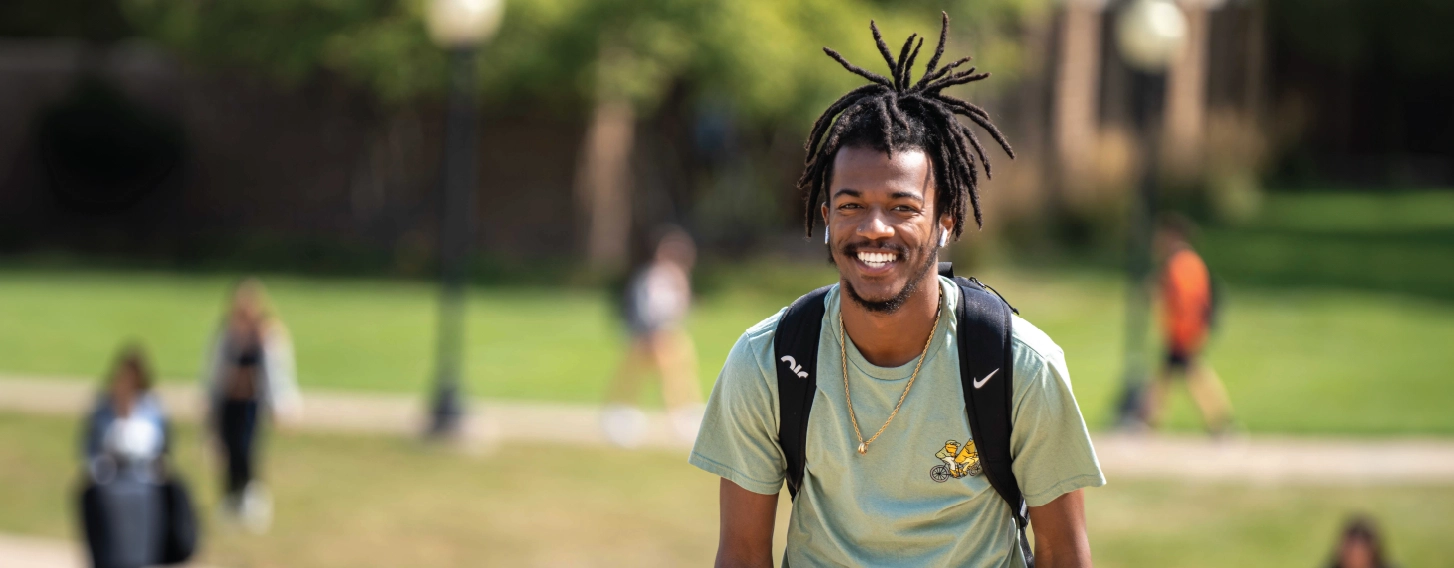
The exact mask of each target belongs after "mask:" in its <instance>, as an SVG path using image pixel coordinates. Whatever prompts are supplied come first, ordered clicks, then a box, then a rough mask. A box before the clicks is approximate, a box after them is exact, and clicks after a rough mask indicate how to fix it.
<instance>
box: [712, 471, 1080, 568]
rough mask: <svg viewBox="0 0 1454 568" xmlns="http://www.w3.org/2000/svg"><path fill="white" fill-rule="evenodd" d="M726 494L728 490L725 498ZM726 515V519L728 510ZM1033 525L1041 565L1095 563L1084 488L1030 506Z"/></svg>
mask: <svg viewBox="0 0 1454 568" xmlns="http://www.w3.org/2000/svg"><path fill="white" fill-rule="evenodd" d="M725 495H726V493H725V492H724V493H723V496H724V498H725ZM722 518H723V519H724V522H725V519H726V518H727V517H726V512H725V510H724V512H723V517H722ZM724 526H725V525H724ZM1030 526H1031V527H1033V528H1034V529H1035V566H1036V567H1037V568H1089V567H1090V566H1091V552H1090V539H1088V538H1086V535H1085V497H1084V496H1083V495H1082V494H1081V490H1080V489H1077V490H1075V491H1071V492H1070V493H1066V494H1064V495H1061V496H1059V497H1056V498H1055V500H1054V501H1051V502H1049V503H1046V504H1044V505H1041V506H1039V507H1030ZM770 538H771V537H769V539H770ZM719 558H720V557H719ZM718 565H719V566H720V565H721V564H720V560H719V564H718Z"/></svg>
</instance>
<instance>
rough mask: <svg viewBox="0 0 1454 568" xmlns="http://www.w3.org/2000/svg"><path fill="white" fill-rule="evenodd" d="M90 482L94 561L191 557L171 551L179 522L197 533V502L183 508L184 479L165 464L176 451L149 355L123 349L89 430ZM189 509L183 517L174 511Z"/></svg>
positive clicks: (84, 515)
mask: <svg viewBox="0 0 1454 568" xmlns="http://www.w3.org/2000/svg"><path fill="white" fill-rule="evenodd" d="M84 436H85V437H84V440H83V448H84V452H85V456H84V457H85V460H86V472H85V482H84V487H83V490H82V493H81V521H82V523H81V524H82V530H83V532H84V533H85V537H86V544H87V551H88V552H89V553H90V557H91V563H92V565H93V566H96V567H98V568H101V567H105V568H130V567H141V566H151V565H155V564H164V563H171V562H177V561H180V560H185V557H186V556H190V554H191V552H190V548H191V544H187V545H185V546H186V550H185V551H177V550H175V549H169V548H168V547H169V546H172V545H173V544H175V543H173V542H171V541H169V540H168V539H169V538H170V535H171V534H172V532H171V531H173V530H175V529H176V528H177V527H175V526H174V523H187V526H186V527H182V529H183V530H187V531H192V532H191V534H192V535H193V536H192V537H191V538H195V526H194V525H192V524H191V520H190V516H191V512H190V509H191V504H190V500H189V499H188V500H186V501H185V502H183V503H177V502H176V500H177V499H185V495H183V496H182V497H178V496H177V494H176V492H179V491H183V489H181V485H180V481H178V480H175V479H172V478H171V477H170V475H169V473H168V472H167V470H166V467H165V461H164V458H165V455H166V452H167V449H168V447H169V446H170V439H169V436H168V429H167V418H166V413H165V412H163V410H162V405H161V401H160V399H158V398H157V396H156V395H155V394H154V393H153V392H152V374H151V368H150V365H149V364H148V363H147V358H146V353H145V352H144V351H143V350H142V349H141V348H140V347H139V346H136V345H128V346H126V347H124V348H122V350H121V352H120V353H119V354H118V355H117V357H116V362H115V364H114V365H113V366H112V368H111V371H110V373H109V374H108V376H107V379H106V383H105V386H104V388H103V390H102V391H101V393H100V395H99V396H98V397H97V399H96V407H95V409H94V410H92V411H91V414H90V416H89V418H88V420H87V423H86V428H85V430H84ZM176 505H180V506H183V507H185V508H186V511H183V512H182V514H184V515H186V516H187V518H186V519H181V518H178V515H177V514H176V511H175V509H173V507H174V506H176Z"/></svg>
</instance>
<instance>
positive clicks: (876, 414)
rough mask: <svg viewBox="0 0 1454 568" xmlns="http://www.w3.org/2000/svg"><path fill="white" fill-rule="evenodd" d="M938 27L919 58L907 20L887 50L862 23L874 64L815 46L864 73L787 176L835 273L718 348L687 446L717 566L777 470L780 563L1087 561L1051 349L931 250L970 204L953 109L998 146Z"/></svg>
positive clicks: (762, 543) (965, 216) (756, 525)
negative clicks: (784, 508) (710, 504)
mask: <svg viewBox="0 0 1454 568" xmlns="http://www.w3.org/2000/svg"><path fill="white" fill-rule="evenodd" d="M948 28H949V17H948V15H945V16H944V17H943V28H942V29H941V32H940V37H939V42H938V47H937V48H935V49H934V51H932V53H933V55H932V57H930V56H928V53H929V51H928V50H925V57H926V58H927V59H928V64H927V69H926V70H925V71H924V75H923V76H922V77H920V78H915V77H913V76H912V74H911V71H912V66H913V62H914V61H915V60H916V58H917V57H918V56H919V55H920V53H919V49H918V48H919V47H921V46H922V44H923V40H922V39H921V40H920V44H918V45H915V44H914V39H915V36H910V37H909V40H908V41H907V42H906V43H905V44H904V45H903V47H902V48H900V49H899V50H898V51H897V53H898V58H895V57H894V56H893V55H892V53H893V52H891V51H890V48H889V47H888V46H887V45H886V44H885V43H884V42H883V40H882V39H881V36H880V34H879V31H878V28H877V27H876V26H873V29H872V31H873V35H874V39H875V40H876V43H877V44H878V47H879V52H880V53H881V55H883V57H884V59H885V61H886V62H887V63H888V67H889V70H890V74H889V75H878V74H876V73H872V72H870V71H867V70H865V69H863V68H861V67H858V66H856V65H853V64H852V63H850V62H848V61H847V60H846V59H844V58H843V57H842V56H841V55H840V54H838V52H836V51H833V50H831V49H828V48H824V50H825V51H826V52H827V53H828V55H829V56H830V57H832V58H833V59H835V60H836V61H837V62H838V63H839V64H840V65H842V66H843V67H844V68H846V69H847V70H849V71H851V72H853V73H855V74H857V75H859V76H860V77H863V78H865V79H867V80H869V81H871V83H870V84H867V85H863V86H860V87H859V88H857V89H854V90H852V91H850V92H849V93H847V94H845V95H843V97H842V98H840V99H839V100H838V101H837V102H835V103H833V104H832V105H830V106H829V108H828V109H827V110H826V111H825V112H824V113H823V115H822V116H821V117H819V119H818V121H817V123H816V124H815V125H814V126H813V128H812V131H811V132H810V133H809V135H808V143H807V151H808V156H807V161H806V164H805V168H804V171H803V175H802V177H801V178H800V181H799V188H800V189H801V190H802V191H803V198H804V202H805V205H806V206H807V207H806V211H805V219H804V222H805V223H804V224H805V228H806V229H807V231H808V232H809V234H811V232H812V227H813V224H814V222H815V219H814V217H815V216H821V218H822V219H823V221H824V224H825V226H826V229H825V232H826V235H825V237H824V241H825V243H826V245H827V249H828V253H829V255H830V258H831V260H832V263H833V265H834V266H835V267H836V268H837V270H838V275H839V282H837V283H836V284H834V285H831V286H826V287H823V288H820V289H819V290H816V291H814V292H810V293H808V294H807V295H805V296H803V297H802V298H800V299H799V300H798V301H796V302H794V303H793V305H791V306H789V307H788V308H787V309H785V310H782V311H779V312H778V313H777V314H775V315H772V316H770V317H768V318H767V319H765V320H763V321H762V322H760V323H758V324H757V325H754V326H752V327H751V328H748V329H747V330H746V331H745V332H744V333H743V334H742V336H741V337H740V338H739V339H738V340H737V343H736V344H735V345H734V346H733V347H732V350H731V352H730V353H729V354H728V355H727V362H726V364H725V365H724V366H723V368H722V373H721V375H720V376H719V377H718V379H717V383H716V386H715V387H714V389H713V391H712V396H711V398H710V400H709V401H708V403H707V412H706V415H705V417H704V419H703V421H702V427H701V434H700V435H699V436H698V438H697V443H696V445H695V447H694V448H693V449H692V454H691V457H690V458H689V459H690V463H691V464H692V465H694V466H696V467H698V468H700V469H702V470H704V471H706V472H708V473H711V474H713V475H717V476H719V477H721V482H720V484H719V488H718V499H719V501H720V510H721V516H720V524H721V526H720V535H719V541H718V549H717V566H719V567H744V566H752V567H759V566H760V567H770V566H772V565H773V558H772V551H773V546H772V539H773V532H774V531H773V525H774V522H775V518H776V517H777V509H778V498H779V493H780V491H781V490H782V487H783V483H784V481H786V482H787V487H788V490H789V491H790V493H791V494H792V496H793V508H792V509H793V510H792V518H791V520H790V521H789V522H788V529H787V546H786V550H785V552H784V557H783V560H782V565H784V566H787V565H792V566H828V565H832V566H876V565H884V566H887V565H894V566H1001V567H1006V568H1023V567H1025V566H1037V565H1038V566H1040V568H1070V567H1074V568H1086V567H1089V566H1091V553H1090V542H1089V537H1088V536H1087V535H1086V531H1085V515H1084V500H1083V499H1084V497H1083V492H1082V490H1083V489H1084V488H1086V487H1098V486H1101V485H1104V484H1105V477H1104V476H1103V475H1102V474H1101V471H1100V464H1099V462H1098V460H1097V458H1096V455H1095V449H1094V448H1093V446H1092V445H1091V440H1090V434H1089V432H1088V431H1087V429H1086V426H1085V420H1084V419H1083V417H1082V415H1081V413H1080V409H1079V407H1078V406H1077V404H1076V401H1075V396H1074V394H1073V393H1072V389H1071V384H1070V375H1069V372H1068V370H1067V368H1066V363H1065V354H1064V352H1063V351H1062V350H1061V349H1060V347H1059V346H1057V345H1056V344H1055V342H1054V341H1052V340H1051V339H1050V338H1049V337H1048V336H1047V335H1046V334H1045V333H1044V332H1042V331H1040V330H1039V329H1037V328H1036V327H1035V326H1034V325H1032V324H1030V323H1029V322H1027V321H1025V320H1024V319H1021V318H1018V317H1014V316H1012V312H1013V310H1012V308H1010V307H1009V306H1008V304H1007V303H1005V302H1004V300H1003V299H1002V298H1000V297H998V296H997V295H995V294H992V293H991V292H990V291H988V290H987V289H985V288H984V287H983V286H982V285H979V284H977V283H975V282H973V281H970V280H968V279H960V278H950V277H947V276H948V275H947V274H944V272H947V271H944V272H941V271H940V270H938V269H941V267H940V266H939V265H938V260H939V258H940V251H941V249H942V248H943V247H945V246H946V245H948V243H949V241H950V239H951V238H958V237H959V236H961V235H962V234H963V233H964V232H966V230H972V229H973V228H971V227H968V223H969V222H975V223H979V222H980V221H981V208H980V193H979V187H978V175H979V165H981V164H983V166H984V173H985V174H986V176H988V174H989V163H988V162H987V161H986V152H985V151H984V148H983V147H982V145H981V143H980V142H979V138H978V136H979V135H977V134H976V133H975V132H974V131H972V130H970V126H969V125H967V124H966V122H968V123H971V124H974V125H977V126H978V127H979V128H981V129H983V130H984V131H986V132H988V133H989V135H990V136H991V137H992V140H993V141H994V142H996V143H998V144H999V146H1000V147H1001V148H1003V149H1004V150H1005V152H1006V153H1007V154H1009V155H1010V156H1012V157H1013V156H1014V153H1013V152H1012V151H1011V150H1010V146H1009V143H1008V142H1006V141H1005V140H1004V138H1003V136H1002V135H1001V134H1000V132H999V130H998V129H997V128H996V127H995V126H994V125H993V124H992V123H991V122H990V120H989V117H988V114H986V113H985V112H984V111H983V110H982V109H979V107H977V106H974V105H973V104H971V103H969V102H967V101H964V100H961V99H958V98H954V97H951V96H949V95H946V94H943V90H944V89H945V88H947V87H950V86H953V85H958V84H964V83H968V82H972V81H977V80H980V79H983V78H985V77H986V76H988V74H976V72H975V70H974V69H973V68H967V69H962V70H960V71H959V72H957V73H956V72H953V71H955V70H956V69H960V66H961V65H964V64H965V63H967V62H968V61H969V58H967V57H966V58H961V59H958V60H955V61H952V62H947V63H948V64H947V65H946V66H945V67H943V68H940V67H937V65H938V64H939V63H940V59H941V56H942V55H944V47H945V43H946V39H947V37H948ZM958 116H964V117H966V118H967V119H968V120H967V121H965V122H960V120H959V119H958ZM971 214H972V216H971ZM941 274H943V275H942V276H941ZM961 318H962V319H961ZM820 345H821V348H819V346H820ZM916 381H917V382H916ZM970 385H973V386H970ZM970 399H974V400H973V401H971V400H970ZM981 402H983V404H981ZM971 405H972V406H971ZM971 408H973V410H971ZM1011 409H1013V412H1012V411H1011ZM896 418H897V419H896ZM1012 433H1013V434H1012ZM946 440H947V441H946ZM961 440H963V441H962V442H961ZM1012 455H1013V459H1012V458H1011V456H1012ZM1012 463H1013V468H1011V464H1012ZM799 497H801V499H799ZM1027 517H1028V519H1027ZM1027 521H1028V522H1027ZM1027 525H1033V526H1034V548H1033V551H1032V550H1031V547H1030V543H1029V537H1028V536H1027V532H1026V529H1027V528H1028V526H1027Z"/></svg>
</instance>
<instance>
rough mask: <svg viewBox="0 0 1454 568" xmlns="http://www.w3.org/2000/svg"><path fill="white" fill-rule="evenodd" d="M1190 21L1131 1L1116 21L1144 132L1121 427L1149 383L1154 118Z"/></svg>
mask: <svg viewBox="0 0 1454 568" xmlns="http://www.w3.org/2000/svg"><path fill="white" fill-rule="evenodd" d="M1186 28H1187V24H1186V17H1185V15H1183V14H1182V12H1181V9H1180V8H1178V7H1177V6H1176V4H1175V3H1173V2H1172V1H1171V0H1129V1H1127V2H1125V3H1124V5H1123V6H1122V8H1121V11H1120V13H1119V14H1118V15H1117V17H1116V44H1117V47H1118V48H1119V50H1120V52H1121V56H1122V58H1123V59H1124V60H1125V61H1126V63H1127V65H1129V66H1130V67H1131V68H1132V69H1133V71H1134V75H1133V82H1132V88H1133V95H1132V99H1133V100H1132V103H1133V106H1134V114H1135V117H1134V119H1135V121H1136V124H1135V127H1136V128H1137V129H1138V130H1140V132H1141V141H1142V143H1141V171H1140V179H1139V180H1138V182H1137V184H1136V185H1137V187H1136V195H1135V196H1134V197H1133V198H1132V199H1131V200H1130V202H1131V211H1130V230H1129V231H1127V239H1126V344H1125V361H1124V362H1123V365H1124V373H1125V374H1124V376H1123V379H1122V380H1123V385H1122V393H1121V398H1120V401H1119V406H1118V408H1117V416H1118V421H1119V423H1120V424H1121V425H1123V426H1126V425H1131V424H1135V423H1138V422H1140V421H1141V414H1142V413H1141V405H1142V393H1143V392H1144V390H1145V385H1146V380H1147V368H1146V362H1147V357H1146V332H1147V329H1148V327H1149V323H1150V322H1149V320H1150V314H1151V290H1150V286H1149V282H1148V278H1149V276H1150V274H1151V244H1152V243H1151V240H1152V236H1153V232H1154V227H1153V224H1154V223H1155V220H1154V218H1155V215H1156V182H1157V178H1158V176H1159V171H1158V169H1157V162H1158V160H1157V158H1158V150H1159V140H1160V137H1159V136H1157V132H1156V121H1155V120H1154V119H1153V117H1154V115H1155V114H1157V113H1158V112H1159V109H1160V107H1161V104H1160V101H1161V99H1162V97H1163V96H1164V92H1165V85H1166V82H1165V72H1166V68H1167V67H1168V66H1169V65H1170V64H1171V62H1172V61H1173V60H1174V59H1175V58H1176V57H1177V56H1178V55H1179V54H1180V52H1181V49H1182V47H1183V45H1184V43H1185V40H1186Z"/></svg>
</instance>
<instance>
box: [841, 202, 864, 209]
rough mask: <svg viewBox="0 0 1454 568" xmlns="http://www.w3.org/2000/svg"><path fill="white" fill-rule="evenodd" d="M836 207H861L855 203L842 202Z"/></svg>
mask: <svg viewBox="0 0 1454 568" xmlns="http://www.w3.org/2000/svg"><path fill="white" fill-rule="evenodd" d="M838 208H839V209H861V208H862V207H860V206H859V205H858V204H857V203H844V204H843V205H839V206H838Z"/></svg>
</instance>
